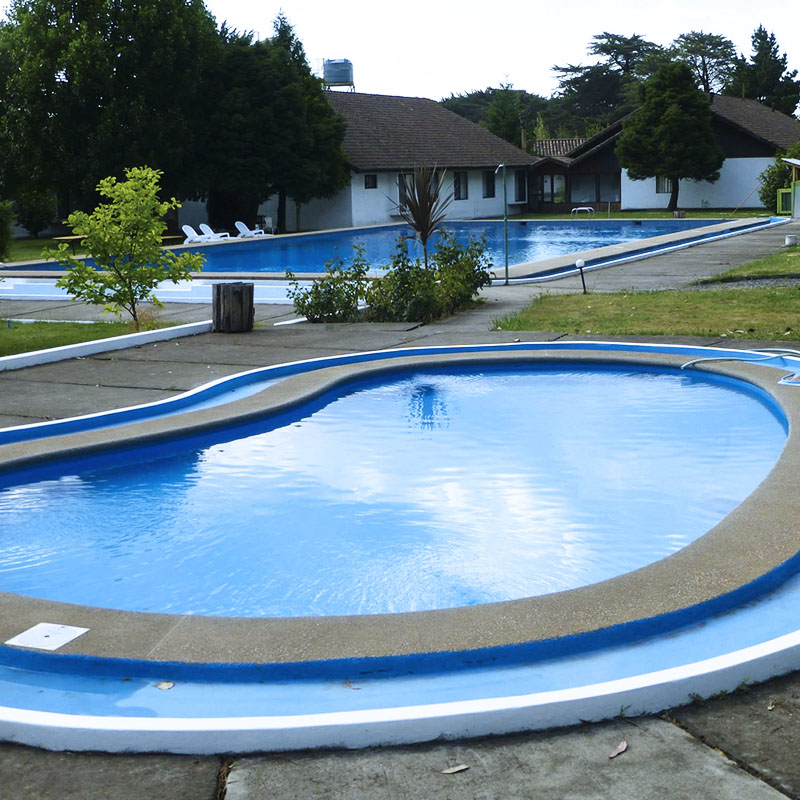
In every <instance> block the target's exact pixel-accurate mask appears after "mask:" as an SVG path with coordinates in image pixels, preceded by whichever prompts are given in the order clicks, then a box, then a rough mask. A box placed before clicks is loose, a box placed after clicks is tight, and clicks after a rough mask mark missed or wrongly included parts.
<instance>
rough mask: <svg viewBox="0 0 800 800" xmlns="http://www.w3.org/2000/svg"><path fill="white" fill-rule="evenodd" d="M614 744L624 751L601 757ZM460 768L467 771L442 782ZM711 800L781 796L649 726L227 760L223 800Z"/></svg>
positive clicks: (661, 727)
mask: <svg viewBox="0 0 800 800" xmlns="http://www.w3.org/2000/svg"><path fill="white" fill-rule="evenodd" d="M622 741H625V742H627V745H628V749H627V750H626V751H625V752H624V753H622V754H621V755H619V756H617V757H616V758H614V759H611V758H609V754H610V753H611V752H612V751H613V750H614V749H615V748H616V747H617V746H618V745H619V744H620V742H622ZM459 765H466V766H468V767H469V769H468V770H464V771H461V772H456V773H453V774H444V773H443V770H446V769H448V768H450V767H456V766H459ZM699 776H702V778H703V784H702V786H701V785H699V784H698V777H699ZM712 787H713V788H712ZM712 797H713V798H714V800H780V798H782V795H781V794H780V793H779V792H777V791H776V790H775V789H773V788H772V787H770V786H768V785H767V784H765V783H763V782H762V781H760V780H758V779H757V778H754V777H753V776H752V775H750V774H748V773H747V772H745V771H744V770H742V769H740V768H739V767H737V766H736V765H735V764H734V763H733V762H732V761H730V760H729V759H727V758H725V756H723V755H722V754H720V753H718V752H716V751H715V750H713V749H711V748H709V747H706V746H704V745H703V744H701V743H700V742H698V741H697V739H694V738H693V737H691V736H690V735H689V734H687V733H686V732H685V731H683V730H681V729H680V728H678V727H676V726H674V725H671V724H670V723H669V722H665V721H663V720H660V719H652V718H650V719H636V720H630V721H626V720H615V721H613V722H608V723H602V724H598V725H587V726H585V727H580V728H569V729H565V730H562V731H551V732H549V733H539V734H530V735H527V736H513V737H497V738H494V739H482V740H480V741H476V742H470V741H462V742H441V743H435V744H430V745H416V746H413V747H395V748H391V749H386V750H378V749H372V750H361V751H336V752H323V753H313V752H305V753H285V754H275V755H269V756H263V757H260V758H248V759H241V760H235V761H234V763H233V767H232V769H231V772H230V774H229V776H228V782H227V793H226V795H225V800H284V798H287V799H288V798H303V800H323V798H324V800H397V798H442V799H443V800H444V798H453V800H456V798H458V800H527V798H530V799H531V800H534V798H535V800H541V799H542V798H558V799H559V800H579V799H580V800H591V799H592V798H598V800H599V798H603V799H604V800H606V799H607V798H614V800H664V798H669V800H698V798H712Z"/></svg>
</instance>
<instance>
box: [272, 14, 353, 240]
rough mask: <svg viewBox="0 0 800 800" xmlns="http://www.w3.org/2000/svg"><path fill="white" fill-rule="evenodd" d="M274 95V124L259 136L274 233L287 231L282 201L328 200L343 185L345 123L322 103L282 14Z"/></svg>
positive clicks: (345, 173) (319, 89) (321, 91)
mask: <svg viewBox="0 0 800 800" xmlns="http://www.w3.org/2000/svg"><path fill="white" fill-rule="evenodd" d="M271 44H272V48H273V56H274V59H275V67H276V87H277V88H276V91H275V92H274V94H273V95H272V97H271V107H272V113H273V114H274V117H275V120H276V121H277V122H278V124H277V125H276V126H275V127H274V128H273V129H272V130H270V131H269V132H268V133H267V135H266V136H264V137H263V140H262V146H263V147H265V148H267V149H268V151H269V152H270V154H271V158H272V185H273V187H274V189H275V191H276V192H277V194H278V228H279V230H282V231H284V230H286V200H287V198H292V199H293V200H295V201H296V202H297V203H301V204H302V203H307V202H308V201H309V200H311V199H313V198H315V197H332V196H333V195H334V194H335V193H336V192H337V191H338V190H339V189H341V188H342V187H344V186H345V185H346V184H347V180H348V177H349V170H348V167H347V160H346V158H345V155H344V153H343V151H342V142H343V141H344V133H345V122H344V120H343V119H342V117H340V116H339V115H338V114H337V113H336V112H335V111H334V110H333V109H332V108H331V106H330V104H329V103H328V101H327V100H326V99H325V91H324V87H323V84H322V81H321V80H320V79H319V78H316V77H315V76H314V75H312V73H311V68H310V67H309V65H308V61H307V59H306V55H305V51H304V50H303V45H302V43H301V42H300V40H299V39H298V38H297V37H296V36H295V34H294V30H293V29H292V27H291V25H290V24H289V22H288V21H287V19H286V17H284V16H283V14H280V15H279V16H278V17H277V19H276V20H275V36H274V37H273V38H272V40H271Z"/></svg>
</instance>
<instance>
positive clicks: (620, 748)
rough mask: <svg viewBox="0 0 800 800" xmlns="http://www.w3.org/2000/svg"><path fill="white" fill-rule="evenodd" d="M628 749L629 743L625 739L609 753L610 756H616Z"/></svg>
mask: <svg viewBox="0 0 800 800" xmlns="http://www.w3.org/2000/svg"><path fill="white" fill-rule="evenodd" d="M627 749H628V743H627V742H626V741H625V740H624V739H623V740H622V741H621V742H620V743H619V744H618V745H617V746H616V747H615V748H614V749H613V750H612V751H611V752H610V753H609V754H608V757H609V758H616V757H617V756H618V755H620V754H621V753H624V752H625V751H626V750H627Z"/></svg>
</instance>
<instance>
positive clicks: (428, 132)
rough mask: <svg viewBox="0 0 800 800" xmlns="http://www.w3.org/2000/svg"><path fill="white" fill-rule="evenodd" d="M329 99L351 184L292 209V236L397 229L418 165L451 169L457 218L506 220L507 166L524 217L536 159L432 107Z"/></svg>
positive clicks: (412, 100) (268, 209)
mask: <svg viewBox="0 0 800 800" xmlns="http://www.w3.org/2000/svg"><path fill="white" fill-rule="evenodd" d="M326 97H327V98H328V101H329V102H330V104H331V105H332V106H333V108H334V109H335V110H336V111H337V112H338V113H339V114H341V116H342V117H344V119H345V121H346V122H347V132H346V134H345V139H344V152H345V154H346V155H347V160H348V163H349V166H350V181H349V183H348V185H347V186H345V187H344V188H343V189H342V190H340V191H339V193H338V194H337V195H336V196H334V197H332V198H328V199H320V200H313V201H311V202H310V203H308V204H306V205H303V206H302V207H301V208H300V209H299V210H298V209H296V207H295V206H294V204H293V203H292V202H289V203H287V214H286V223H287V228H288V230H290V231H292V230H321V229H325V228H347V227H361V226H364V225H379V224H385V223H388V222H397V221H398V220H399V216H398V215H397V204H398V203H399V202H400V200H401V197H400V192H401V185H402V183H403V181H404V180H405V179H406V176H408V175H409V174H410V173H412V172H413V171H414V168H415V167H420V166H429V167H432V166H435V167H438V168H439V169H443V170H445V187H446V190H447V191H448V193H449V192H452V194H453V202H452V203H451V204H450V207H449V209H448V216H449V217H451V218H457V219H476V218H480V217H500V216H502V215H503V183H502V174H503V170H502V169H500V170H498V169H497V168H498V166H500V165H501V164H505V168H506V169H505V174H506V194H507V202H508V208H509V213H519V212H521V211H524V210H526V208H527V202H528V168H529V167H530V166H532V165H533V164H535V163H536V162H537V161H538V160H539V159H538V158H536V157H535V156H531V155H529V154H528V153H526V152H524V151H523V150H520V149H519V148H518V147H515V146H514V145H512V144H510V143H509V142H507V141H505V140H504V139H501V138H499V137H498V136H495V135H494V134H492V133H489V131H487V130H486V129H485V128H482V127H480V126H479V125H475V124H474V123H472V122H470V121H469V120H467V119H464V118H463V117H461V116H459V115H458V114H455V113H453V112H452V111H448V110H447V109H446V108H444V107H443V106H442V105H440V104H439V103H437V102H435V101H434V100H428V99H424V98H418V97H391V96H386V95H376V94H359V93H356V92H328V93H327V94H326ZM276 205H277V204H276V201H275V200H274V199H273V200H272V201H270V202H268V203H266V204H264V206H263V207H262V208H261V209H260V213H261V214H262V215H265V216H269V217H271V218H272V219H273V220H275V219H276V218H277V210H276ZM182 216H183V215H182Z"/></svg>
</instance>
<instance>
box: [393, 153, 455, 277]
mask: <svg viewBox="0 0 800 800" xmlns="http://www.w3.org/2000/svg"><path fill="white" fill-rule="evenodd" d="M400 180H401V181H403V180H405V178H400ZM443 190H444V170H441V171H439V170H437V169H436V167H435V166H433V167H415V168H414V179H413V182H412V183H411V185H409V184H408V183H406V185H405V193H404V194H405V201H404V202H402V203H396V204H395V205H396V206H397V213H398V214H399V215H400V216H401V217H402V218H403V220H404V221H405V222H406V223H407V224H408V225H409V227H410V228H411V229H412V230H413V231H415V232H416V234H417V238H418V239H419V241H420V244H421V245H422V257H423V260H424V262H425V268H426V269H427V268H428V240H429V239H430V238H431V236H432V235H433V234H434V232H435V231H436V229H437V228H438V227H439V226H440V225H441V224H442V222H444V220H445V217H446V216H447V209H448V208H449V206H450V203H452V202H453V195H452V193H450V194H444V191H443ZM401 196H402V193H401Z"/></svg>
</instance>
